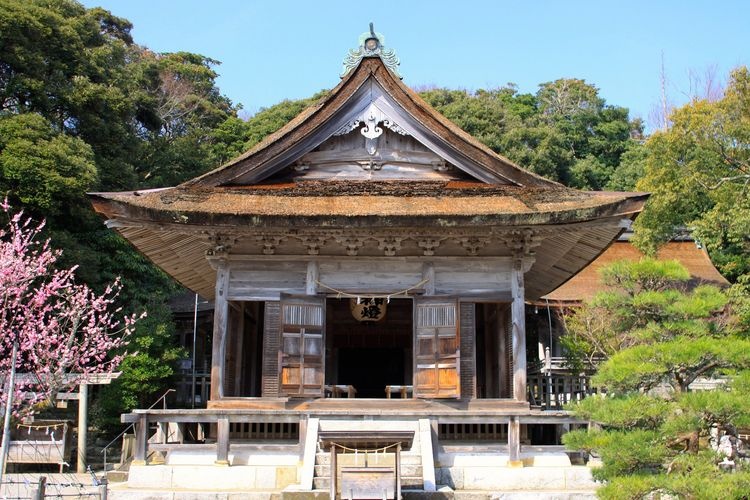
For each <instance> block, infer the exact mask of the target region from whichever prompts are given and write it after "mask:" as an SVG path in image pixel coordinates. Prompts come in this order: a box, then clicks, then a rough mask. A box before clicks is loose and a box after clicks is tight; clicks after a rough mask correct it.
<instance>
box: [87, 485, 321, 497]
mask: <svg viewBox="0 0 750 500" xmlns="http://www.w3.org/2000/svg"><path fill="white" fill-rule="evenodd" d="M308 493H309V492H308ZM81 498H82V497H81ZM281 498H282V497H281V494H280V493H279V492H278V491H259V490H255V491H213V490H200V491H198V490H190V491H187V490H182V491H180V490H155V489H142V488H112V487H110V488H109V489H108V490H107V499H108V500H196V499H201V500H281ZM325 498H328V495H327V494H326V497H325ZM299 500H302V499H299ZM321 500H322V499H321Z"/></svg>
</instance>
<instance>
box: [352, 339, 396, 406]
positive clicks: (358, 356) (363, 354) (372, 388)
mask: <svg viewBox="0 0 750 500" xmlns="http://www.w3.org/2000/svg"><path fill="white" fill-rule="evenodd" d="M339 380H340V381H342V383H345V384H348V385H353V386H354V387H356V388H357V397H358V398H382V397H385V386H387V385H404V350H403V349H398V348H368V349H352V348H349V349H339Z"/></svg>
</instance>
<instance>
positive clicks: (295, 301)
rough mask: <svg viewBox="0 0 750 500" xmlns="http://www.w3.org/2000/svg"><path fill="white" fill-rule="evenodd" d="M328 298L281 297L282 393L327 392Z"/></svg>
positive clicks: (308, 393)
mask: <svg viewBox="0 0 750 500" xmlns="http://www.w3.org/2000/svg"><path fill="white" fill-rule="evenodd" d="M324 325H325V299H323V298H316V297H304V298H295V297H287V296H282V298H281V346H280V351H279V380H280V393H281V394H282V395H286V396H311V397H321V396H323V382H324V378H325V365H324V362H325V342H324V338H323V334H324Z"/></svg>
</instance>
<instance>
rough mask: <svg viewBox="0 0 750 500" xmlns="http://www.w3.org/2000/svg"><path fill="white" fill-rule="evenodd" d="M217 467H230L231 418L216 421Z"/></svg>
mask: <svg viewBox="0 0 750 500" xmlns="http://www.w3.org/2000/svg"><path fill="white" fill-rule="evenodd" d="M214 463H215V464H216V465H225V466H226V465H229V417H219V418H218V419H217V420H216V461H215V462H214Z"/></svg>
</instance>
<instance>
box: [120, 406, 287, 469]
mask: <svg viewBox="0 0 750 500" xmlns="http://www.w3.org/2000/svg"><path fill="white" fill-rule="evenodd" d="M120 418H121V420H122V422H124V423H132V424H135V456H134V460H133V463H134V464H141V465H142V464H145V463H146V459H147V457H148V456H149V447H150V448H152V449H153V450H158V451H165V450H169V449H171V448H173V447H175V446H183V445H184V442H183V441H182V438H181V437H179V438H177V439H175V440H174V441H172V438H170V436H172V433H169V432H164V433H162V434H161V437H162V439H163V441H162V442H161V443H150V442H149V436H150V427H151V424H154V423H155V424H157V426H158V425H161V426H165V425H168V424H169V423H173V424H176V425H180V424H183V425H184V424H202V425H204V426H205V425H213V426H215V432H216V441H215V444H213V445H212V446H213V447H215V449H216V463H217V464H221V465H225V464H228V463H229V446H230V435H231V433H232V430H234V432H235V433H237V432H239V433H242V432H243V429H248V432H250V429H252V428H253V427H252V425H251V426H248V427H247V428H245V427H243V426H241V425H240V424H255V427H254V429H256V430H258V429H264V428H265V429H276V428H279V429H280V430H281V432H282V433H284V435H283V436H281V435H279V433H276V432H274V435H273V437H274V438H282V437H283V438H286V439H288V438H289V437H290V436H292V438H293V436H294V435H297V436H299V422H300V419H301V418H302V417H301V416H300V415H296V414H278V413H276V412H273V411H265V412H262V411H261V412H257V413H245V412H236V411H235V412H233V411H225V410H211V409H208V410H134V411H133V412H132V413H126V414H124V415H122V416H121V417H120ZM260 424H266V426H263V425H260ZM281 424H287V425H286V426H283V425H282V427H273V426H279V425H281ZM288 424H293V425H288ZM232 427H233V428H234V429H232ZM183 435H184V433H183V432H178V433H176V436H183ZM243 437H244V438H247V437H250V436H243ZM268 437H271V436H268Z"/></svg>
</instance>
